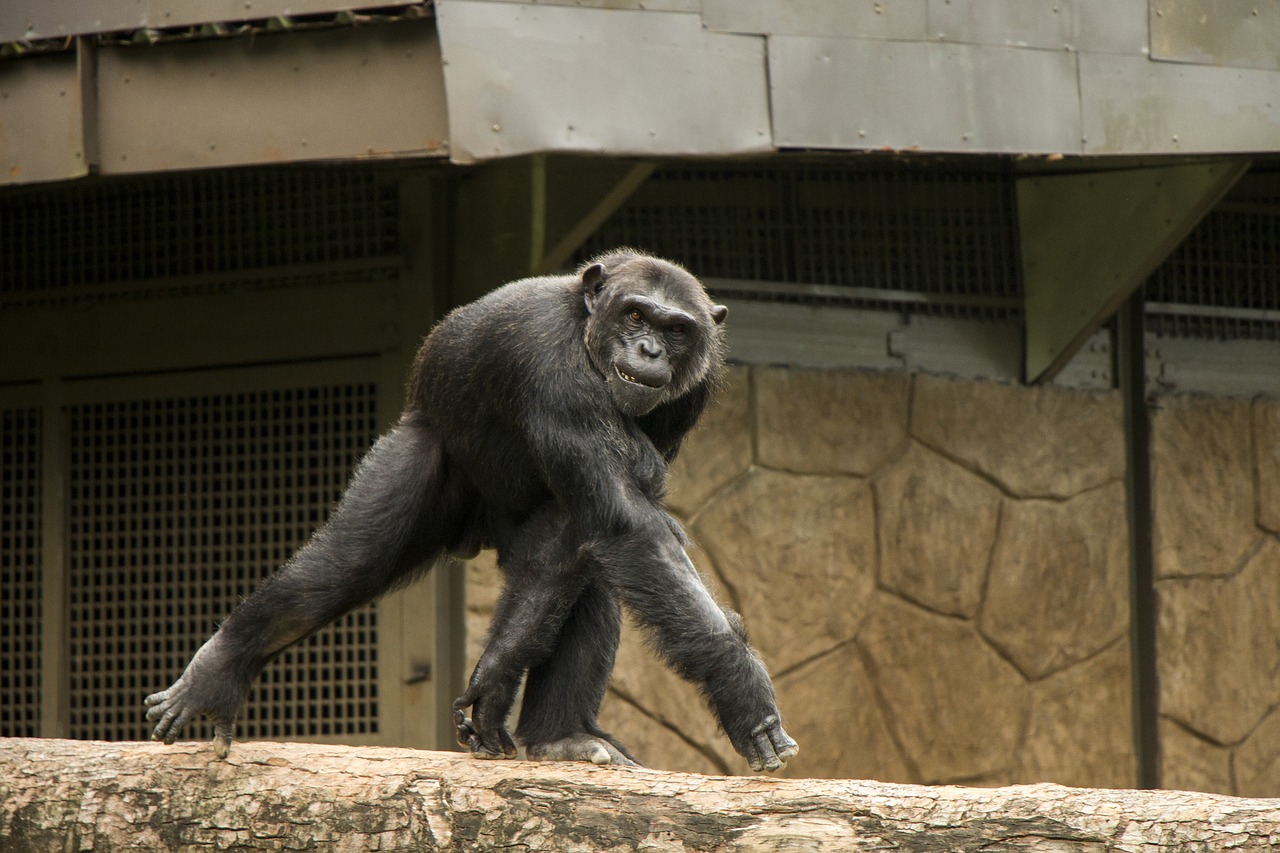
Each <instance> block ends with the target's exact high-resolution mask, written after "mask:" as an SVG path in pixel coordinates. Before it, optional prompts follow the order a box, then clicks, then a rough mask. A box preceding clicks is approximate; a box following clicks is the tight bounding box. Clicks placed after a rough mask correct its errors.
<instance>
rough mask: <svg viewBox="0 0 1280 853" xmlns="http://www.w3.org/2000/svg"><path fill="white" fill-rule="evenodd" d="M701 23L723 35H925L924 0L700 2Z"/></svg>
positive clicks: (734, 0)
mask: <svg viewBox="0 0 1280 853" xmlns="http://www.w3.org/2000/svg"><path fill="white" fill-rule="evenodd" d="M702 24H703V26H705V27H706V28H707V29H710V30H715V31H716V32H726V33H760V34H763V35H771V36H776V35H788V36H803V35H808V36H832V37H841V36H861V37H864V38H884V39H920V40H923V39H924V38H926V37H927V35H928V31H927V27H926V26H925V2H924V0H892V2H889V0H791V2H786V3H779V2H777V0H702Z"/></svg>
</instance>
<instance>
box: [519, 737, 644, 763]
mask: <svg viewBox="0 0 1280 853" xmlns="http://www.w3.org/2000/svg"><path fill="white" fill-rule="evenodd" d="M525 752H526V753H527V754H528V756H529V758H530V759H532V760H534V761H590V762H591V763H592V764H615V765H618V766H621V767H639V766H640V765H639V764H637V763H636V762H635V761H634V760H633V759H632V758H631V757H630V756H629V755H627V754H626V753H625V752H623V751H622V750H621V749H619V748H618V747H617V746H615V745H614V744H613V743H611V742H610V741H608V740H606V739H605V738H600V737H596V736H595V735H589V734H586V733H585V732H582V733H579V734H573V735H569V736H568V737H563V738H560V739H559V740H552V741H546V742H545V743H530V744H526V745H525Z"/></svg>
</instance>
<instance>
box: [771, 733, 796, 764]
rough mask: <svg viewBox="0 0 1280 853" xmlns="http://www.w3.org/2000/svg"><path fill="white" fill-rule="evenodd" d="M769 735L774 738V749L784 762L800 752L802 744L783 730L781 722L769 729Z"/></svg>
mask: <svg viewBox="0 0 1280 853" xmlns="http://www.w3.org/2000/svg"><path fill="white" fill-rule="evenodd" d="M769 737H770V738H771V739H772V740H773V751H774V752H776V753H777V754H778V758H780V759H782V763H783V764H786V763H787V762H788V761H790V760H791V759H793V758H795V757H796V756H797V755H799V754H800V744H798V743H796V742H795V741H794V740H792V738H791V735H789V734H787V733H786V732H785V731H783V729H782V726H781V724H779V725H778V726H777V727H775V728H773V729H770V730H769Z"/></svg>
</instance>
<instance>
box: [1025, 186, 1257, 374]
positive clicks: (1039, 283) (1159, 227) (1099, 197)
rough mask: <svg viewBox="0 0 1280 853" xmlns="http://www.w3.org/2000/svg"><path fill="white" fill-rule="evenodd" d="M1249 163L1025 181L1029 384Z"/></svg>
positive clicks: (1054, 367)
mask: <svg viewBox="0 0 1280 853" xmlns="http://www.w3.org/2000/svg"><path fill="white" fill-rule="evenodd" d="M1248 168H1249V163H1248V162H1247V161H1217V162H1212V163H1193V164H1189V165H1177V166H1163V167H1154V168H1143V169H1126V170H1116V171H1105V172H1090V173H1087V174H1071V175H1044V176H1037V177H1027V178H1021V179H1019V181H1018V186H1017V193H1018V225H1019V232H1020V239H1021V248H1022V273H1023V285H1024V290H1025V300H1026V324H1027V350H1026V377H1027V380H1028V381H1029V382H1045V381H1048V380H1049V379H1052V378H1053V377H1054V376H1055V375H1056V374H1057V373H1058V371H1059V370H1061V369H1062V367H1063V366H1064V365H1065V364H1066V363H1067V362H1068V361H1070V360H1071V357H1072V356H1074V355H1075V353H1076V351H1077V350H1078V349H1079V348H1080V346H1081V345H1082V344H1083V343H1084V342H1085V341H1086V340H1087V339H1088V338H1089V336H1090V335H1092V334H1093V333H1094V332H1095V331H1096V330H1097V329H1098V327H1099V326H1101V325H1102V324H1103V323H1104V322H1106V321H1107V319H1108V318H1109V317H1111V315H1112V314H1114V313H1115V311H1116V309H1118V308H1119V307H1120V304H1121V303H1122V302H1124V300H1125V299H1126V298H1127V297H1128V296H1129V295H1130V294H1131V293H1133V292H1134V291H1135V290H1136V289H1137V288H1138V287H1139V285H1141V284H1142V282H1143V281H1144V280H1145V279H1146V277H1147V276H1148V275H1150V274H1151V271H1152V270H1154V269H1155V268H1156V266H1158V265H1159V264H1160V262H1161V261H1163V260H1164V259H1165V258H1166V257H1167V256H1168V255H1169V253H1170V252H1171V251H1173V249H1174V247H1175V246H1177V245H1178V244H1179V243H1180V242H1182V240H1183V239H1184V238H1185V237H1186V236H1187V234H1188V233H1190V231H1191V229H1192V228H1194V227H1195V226H1196V224H1197V223H1198V222H1199V221H1200V220H1201V219H1202V218H1203V217H1204V215H1205V214H1206V213H1208V212H1209V210H1210V209H1211V208H1212V207H1213V206H1214V204H1216V203H1217V202H1218V200H1219V199H1220V198H1222V196H1223V195H1224V194H1225V193H1226V192H1227V190H1229V189H1230V188H1231V187H1232V186H1233V185H1234V184H1235V182H1236V181H1237V180H1239V178H1240V176H1241V175H1243V174H1244V172H1245V171H1246V170H1247V169H1248Z"/></svg>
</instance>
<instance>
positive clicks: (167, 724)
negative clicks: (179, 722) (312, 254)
mask: <svg viewBox="0 0 1280 853" xmlns="http://www.w3.org/2000/svg"><path fill="white" fill-rule="evenodd" d="M161 713H162V714H163V716H162V717H161V718H160V722H158V723H156V727H155V728H154V729H152V731H151V739H152V740H165V739H166V738H168V737H169V732H170V731H172V729H173V721H174V720H175V719H177V717H178V711H177V709H176V708H174V707H173V706H172V705H167V706H163V707H156V708H152V709H151V710H150V711H148V712H147V719H148V720H152V719H155V717H154V716H153V714H161ZM169 743H173V741H172V740H170V741H169Z"/></svg>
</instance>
